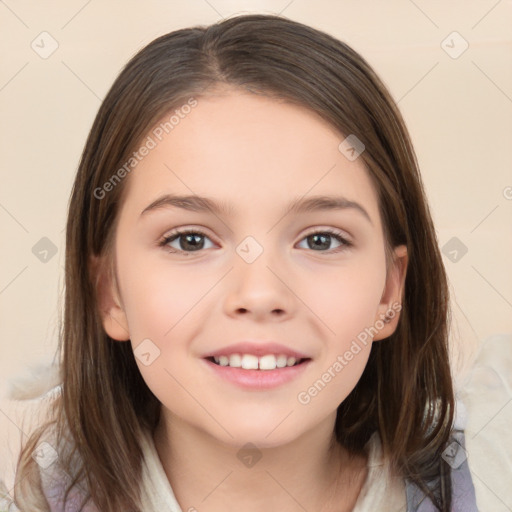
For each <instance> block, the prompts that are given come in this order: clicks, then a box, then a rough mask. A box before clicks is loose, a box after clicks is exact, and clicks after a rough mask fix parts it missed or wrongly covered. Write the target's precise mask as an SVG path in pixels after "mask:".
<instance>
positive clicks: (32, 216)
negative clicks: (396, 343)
mask: <svg viewBox="0 0 512 512" xmlns="http://www.w3.org/2000/svg"><path fill="white" fill-rule="evenodd" d="M248 12H260V13H264V12H267V13H282V15H284V16H286V17H289V18H291V19H294V20H297V21H300V22H304V23H307V24H310V25H311V26H313V27H315V28H318V29H321V30H324V31H326V32H328V33H330V34H332V35H334V36H335V37H337V38H339V39H341V40H343V41H345V42H347V43H348V44H350V45H351V46H352V47H354V49H356V50H357V51H359V52H360V53H361V54H362V55H363V56H364V57H365V58H366V59H367V60H368V61H369V62H370V64H371V65H373V66H374V68H375V70H376V71H377V73H379V74H380V76H381V77H382V79H383V80H384V82H385V83H386V84H387V86H388V87H389V89H390V91H391V93H392V95H393V96H394V98H395V99H396V101H397V102H398V105H399V107H400V109H401V111H402V113H403V115H404V117H405V120H406V122H407V124H408V127H409V130H410V133H411V136H412V139H413V143H414V144H415V148H416V151H417V155H418V159H419V163H420V168H421V171H422V175H423V179H424V182H425V186H426V190H427V195H428V198H429V201H430V205H431V209H432V214H433V216H434V221H435V223H436V228H437V232H438V238H439V243H440V246H441V247H442V248H443V253H444V254H445V256H444V261H445V265H446V268H447V271H448V274H449V278H450V281H451V287H452V294H453V296H452V300H453V312H454V327H453V334H452V342H453V347H454V351H455V353H456V354H457V357H458V359H457V360H458V361H459V362H458V363H457V364H456V365H454V372H455V374H456V382H457V388H458V389H462V388H463V386H464V385H466V386H467V385H468V382H469V381H470V378H471V374H470V371H469V370H470V368H471V365H472V364H473V361H474V359H475V355H476V353H477V350H478V349H481V352H480V354H484V349H485V347H486V346H487V345H486V343H488V342H489V340H490V341H491V342H492V343H494V345H492V346H495V347H498V348H497V349H493V350H492V354H493V355H494V357H496V360H501V362H502V363H503V361H504V360H505V361H506V356H503V357H505V359H503V357H502V356H500V350H502V349H503V350H504V351H505V352H506V351H507V350H510V341H511V338H510V335H511V333H512V321H511V318H512V314H511V313H512V265H511V261H512V237H511V234H512V230H511V227H512V222H511V220H512V171H511V169H512V1H511V0H508V1H506V0H501V1H497V0H481V1H462V0H459V1H451V2H446V1H440V0H439V1H437V0H436V1H428V2H427V1H420V0H415V1H412V0H392V1H388V2H377V1H369V0H365V1H361V0H359V1H333V0H331V1H328V0H323V1H315V2H313V1H309V2H308V1H306V0H292V1H290V0H276V1H243V0H242V1H237V2H235V1H228V0H208V1H206V0H192V1H175V0H167V1H165V2H162V1H149V2H134V1H127V2H114V1H111V0H110V1H103V2H100V1H98V0H92V1H83V0H80V1H75V0H73V1H68V2H64V1H52V2H44V3H39V2H27V1H18V2H17V1H15V0H6V1H3V2H0V20H1V24H2V30H1V32H0V48H1V54H2V66H1V69H0V112H1V114H0V115H1V119H2V123H1V127H0V130H1V132H0V144H1V171H0V172H1V176H0V180H1V188H0V229H1V235H2V245H1V247H2V251H1V265H0V315H1V317H0V347H1V358H0V371H1V379H2V389H6V388H7V387H8V383H9V379H11V378H12V377H14V376H16V375H19V374H20V372H23V371H24V370H25V371H26V368H27V367H28V366H30V365H33V364H36V363H38V362H47V361H49V360H50V359H51V356H52V355H53V352H54V350H55V347H56V343H57V339H56V336H57V332H58V331H57V319H58V316H59V309H58V308H59V297H60V295H61V291H62V282H63V264H64V259H63V256H64V232H63V230H64V227H65V222H66V218H65V216H66V208H67V201H68V197H69V193H70V189H71V185H72V182H73V179H74V173H75V171H76V168H77V164H78V159H79V156H80V153H81V150H82V148H83V145H84V143H85V140H86V137H87V134H88V131H89V129H90V127H91V124H92V121H93V118H94V116H95V114H96V112H97V110H98V108H99V105H100V103H101V99H102V98H103V97H104V96H105V94H106V92H107V90H108V89H109V87H110V85H111V84H112V82H113V80H114V79H115V77H116V76H117V74H118V73H119V71H120V69H121V68H122V67H123V66H124V64H125V63H126V62H127V61H128V60H129V58H130V57H131V56H133V54H134V53H136V52H137V51H138V50H139V49H140V48H141V47H142V46H144V45H145V44H147V43H149V42H150V41H151V40H152V39H154V38H155V37H157V36H159V35H161V34H164V33H166V32H170V31H172V30H175V29H178V28H183V27H188V26H192V25H206V24H210V23H213V22H215V21H217V20H219V19H221V17H229V16H232V15H235V14H242V13H248ZM454 31H455V32H457V34H453V32H454ZM42 32H47V33H48V34H43V35H41V33H42ZM443 41H444V42H443ZM52 44H53V45H57V44H58V47H57V48H56V50H55V51H54V53H52V54H51V55H50V56H48V57H47V58H42V57H43V56H46V55H44V52H45V51H49V50H50V49H51V48H52ZM31 45H32V46H31ZM466 45H468V47H467V49H466V50H465V51H464V52H462V50H464V48H465V46H466ZM35 50H37V51H35ZM38 52H39V53H38ZM459 53H460V55H459ZM43 237H47V238H48V239H49V240H51V242H52V243H53V244H54V245H55V247H56V250H57V252H56V254H55V255H54V256H53V257H48V261H46V262H45V261H41V260H40V258H41V257H43V255H42V254H39V257H37V255H36V254H34V253H33V247H34V246H36V244H37V243H38V242H39V241H40V239H41V238H43ZM453 238H456V239H457V240H455V241H453V240H452V239H453ZM450 241H451V242H450ZM454 243H455V244H459V247H462V246H464V247H466V248H467V253H466V254H464V255H463V256H461V252H460V250H459V249H457V248H456V247H455V246H453V245H451V244H454ZM37 247H38V246H36V248H37ZM454 248H455V250H457V251H458V253H457V258H458V259H457V260H456V261H453V258H454V257H455V253H454V252H453V249H454ZM450 251H452V252H450ZM35 252H36V253H37V250H35ZM50 255H51V253H50ZM488 346H489V347H490V346H491V345H488ZM482 347H484V349H482ZM485 350H487V349H485ZM489 350H490V349H489ZM489 350H487V352H486V355H487V356H489ZM489 365H490V367H491V368H492V367H493V365H494V363H492V362H491V363H489ZM492 371H494V370H492ZM503 372H505V373H508V374H511V373H512V369H511V367H510V365H507V364H505V366H504V368H503ZM486 375H487V374H486ZM500 375H501V374H500ZM500 378H501V379H502V380H501V381H500V382H501V383H502V384H503V386H505V387H504V389H505V395H504V397H505V398H504V399H503V403H501V402H500V404H497V405H496V408H495V410H494V409H493V410H492V411H490V412H487V413H486V416H485V418H484V419H485V421H484V420H482V418H481V417H480V416H479V409H478V408H477V407H476V406H475V405H474V403H473V402H474V401H473V402H472V407H473V408H472V407H468V410H469V417H470V422H469V426H468V432H469V431H471V426H472V424H471V421H472V419H471V418H476V417H480V420H481V421H482V424H481V425H480V426H479V427H478V428H476V427H475V426H474V425H473V430H474V434H473V435H472V436H471V439H468V449H469V453H470V462H472V459H471V446H472V445H474V452H475V453H476V452H477V451H478V450H479V449H480V448H479V447H478V446H477V441H478V440H479V438H481V437H482V435H481V434H480V432H481V431H482V429H485V428H487V425H488V424H490V422H491V421H493V420H494V419H495V418H498V419H501V420H503V418H504V417H505V415H506V414H508V417H511V413H512V402H511V400H512V392H511V389H512V383H510V380H509V381H508V383H506V382H505V381H503V378H502V377H501V376H500ZM486 379H487V380H486ZM483 380H484V381H485V382H486V383H487V384H488V382H487V381H488V378H487V377H485V378H484V379H483ZM504 382H505V383H504ZM470 383H472V385H473V384H474V383H475V381H474V379H473V381H471V382H470ZM507 386H508V387H507ZM491 387H492V386H491ZM486 389H490V388H489V386H488V388H486ZM507 393H508V395H507ZM468 400H469V401H470V402H471V398H468ZM484 401H485V400H484ZM503 404H504V405H503ZM0 413H1V414H0V427H1V428H2V429H3V430H2V433H3V434H5V432H6V430H9V431H12V430H14V431H15V433H16V430H17V420H15V419H13V417H12V414H11V415H10V414H9V412H8V405H3V403H2V402H0ZM472 413H473V414H472ZM508 424H510V423H508ZM482 425H483V426H482ZM480 427H482V428H480ZM489 431H490V430H488V432H489ZM477 436H479V437H477ZM2 439H3V438H0V440H2ZM500 443H503V440H500ZM508 450H509V452H508V453H509V454H510V453H511V450H510V446H508ZM481 451H482V450H481ZM496 451H497V453H498V454H499V453H502V452H503V450H501V449H497V450H496ZM475 457H476V455H475ZM507 457H509V458H508V459H506V460H505V465H504V466H503V467H504V469H503V470H502V469H500V471H497V470H496V467H497V466H496V464H494V463H492V461H488V460H486V452H485V450H483V452H482V455H481V459H479V460H481V461H482V462H481V465H478V466H477V465H476V464H475V462H474V461H475V460H476V458H474V459H473V463H472V464H471V467H472V470H473V472H474V475H475V477H474V479H475V486H476V488H477V492H478V496H479V500H480V505H481V510H489V511H491V510H492V511H493V512H496V511H498V512H499V511H501V510H503V511H506V510H512V494H511V490H510V489H509V486H507V485H505V483H506V478H505V476H504V475H503V472H504V471H505V472H507V471H509V470H510V473H509V475H510V479H509V481H511V480H512V469H511V468H512V455H507ZM0 458H1V456H0ZM507 461H508V462H507ZM507 463H508V465H507ZM498 467H500V466H499V464H498ZM0 478H1V475H0ZM500 478H501V479H502V481H503V485H500V484H499V481H500ZM504 478H505V479H504ZM507 478H508V477H507ZM496 482H498V484H496ZM482 505H483V506H482Z"/></svg>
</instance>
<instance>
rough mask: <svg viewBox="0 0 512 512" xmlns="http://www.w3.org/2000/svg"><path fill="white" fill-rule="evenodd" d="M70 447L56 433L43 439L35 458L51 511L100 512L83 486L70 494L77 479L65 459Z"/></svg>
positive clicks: (75, 486)
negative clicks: (63, 461)
mask: <svg viewBox="0 0 512 512" xmlns="http://www.w3.org/2000/svg"><path fill="white" fill-rule="evenodd" d="M70 448H72V447H71V446H70V445H69V442H65V441H64V440H59V439H57V436H56V434H55V432H54V431H53V430H52V431H51V432H49V433H48V435H47V436H45V438H44V440H41V442H40V443H39V444H38V446H37V448H36V450H35V452H34V455H33V458H34V460H35V461H36V463H37V464H38V466H39V476H40V481H41V490H42V492H43V494H44V496H45V499H46V501H47V502H48V506H49V509H50V512H79V511H81V512H98V511H97V509H96V507H95V506H94V505H93V504H92V502H91V501H89V502H88V498H89V493H88V492H87V490H86V489H85V488H83V487H82V486H80V485H79V484H75V485H73V486H72V488H71V489H70V490H69V492H67V491H68V489H69V488H70V486H71V484H72V482H73V478H72V477H71V475H70V474H69V472H68V471H67V470H66V468H64V466H63V464H62V462H61V460H62V457H63V455H64V454H65V453H66V455H67V451H68V450H69V449H70ZM66 492H67V496H66Z"/></svg>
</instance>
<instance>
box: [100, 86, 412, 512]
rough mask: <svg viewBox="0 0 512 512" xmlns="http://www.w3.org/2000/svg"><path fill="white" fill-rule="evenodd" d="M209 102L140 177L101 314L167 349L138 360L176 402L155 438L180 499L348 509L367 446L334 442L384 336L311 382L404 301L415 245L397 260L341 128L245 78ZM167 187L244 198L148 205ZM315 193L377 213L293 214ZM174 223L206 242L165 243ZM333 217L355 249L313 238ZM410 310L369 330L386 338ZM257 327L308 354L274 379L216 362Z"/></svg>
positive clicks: (120, 332) (166, 408) (110, 325)
mask: <svg viewBox="0 0 512 512" xmlns="http://www.w3.org/2000/svg"><path fill="white" fill-rule="evenodd" d="M197 99H198V105H197V106H196V107H195V108H194V109H193V110H192V111H191V112H190V113H189V114H188V115H187V116H186V117H185V118H184V119H181V120H180V122H179V125H177V126H176V127H175V128H174V129H173V131H172V132H170V133H169V135H167V136H166V137H165V138H164V139H163V140H162V141H161V142H159V143H158V145H157V146H156V147H155V148H154V149H152V150H151V151H150V152H149V154H148V155H147V156H145V157H144V159H143V160H142V161H141V162H140V163H139V164H138V165H137V168H136V169H135V170H134V171H133V172H132V173H131V174H130V176H129V178H127V179H128V180H129V182H128V185H129V187H128V190H127V191H126V192H127V194H126V197H125V200H124V202H123V204H122V207H121V211H120V214H119V215H120V217H119V223H118V226H117V231H116V239H115V269H116V279H117V287H116V286H115V285H114V283H108V282H106V281H104V282H103V284H102V286H101V289H100V290H99V291H100V304H101V309H102V311H103V325H104V328H105V330H106V332H107V333H108V334H109V336H110V337H111V338H112V339H114V340H118V341H128V340H129V341H130V342H131V344H132V347H133V349H134V350H135V349H136V348H137V346H138V345H139V344H140V343H141V342H142V341H143V340H145V339H150V340H151V342H152V343H153V344H154V345H155V346H157V347H158V349H159V350H160V355H159V357H157V358H156V359H155V360H154V361H153V362H152V363H151V364H149V365H148V366H146V365H144V364H142V363H141V361H140V360H139V359H138V358H136V361H137V365H138V367H139V369H140V371H141V374H142V376H143V378H144V380H145V382H146V383H147V385H148V386H149V388H150V389H151V391H152V392H153V393H154V394H155V396H156V397H157V398H158V399H159V400H160V402H161V403H162V414H161V419H160V423H159V425H158V427H157V430H156V433H155V436H154V440H155V446H156V448H157V451H158V454H159V457H160V459H161V462H162V465H163V467H164V470H165V472H166V474H167V477H168V479H169V482H170V483H171V485H172V488H173V491H174V493H175V495H176V498H177V500H178V502H179V503H180V506H181V508H182V510H183V511H187V510H189V509H191V507H195V508H196V509H197V510H200V511H201V512H204V511H208V512H216V511H222V512H230V511H235V510H236V511H238V510H244V511H246V512H255V511H261V510H287V511H291V512H295V511H304V510H309V511H312V510H316V511H319V510H320V509H321V508H322V507H324V508H323V509H322V510H323V512H327V511H332V512H334V511H336V512H340V511H342V510H346V511H349V510H351V509H352V508H353V506H354V504H355V502H356V500H357V497H358V495H359V492H360V489H361V487H362V485H363V483H364V480H365V478H366V474H367V470H366V459H365V458H364V457H362V456H359V457H356V458H355V459H353V460H348V455H347V452H346V450H345V449H343V448H341V447H339V446H338V447H337V448H336V449H334V450H332V449H330V443H331V441H332V439H333V430H334V424H335V418H336V410H337V407H338V405H339V404H340V403H341V402H342V401H343V400H344V399H345V398H346V397H347V395H348V394H349V393H350V392H351V391H352V389H353V388H354V386H355V385H356V384H357V382H358V380H359V378H360V377H361V374H362V372H363V370H364V368H365V365H366V363H367V360H368V356H369V353H370V349H371V344H372V341H371V340H370V342H368V343H367V344H366V345H364V344H360V346H361V350H360V351H359V352H358V353H357V355H355V356H354V357H353V359H352V360H350V361H349V362H348V364H347V365H346V366H345V367H344V368H343V370H342V371H341V372H339V374H337V375H336V377H334V378H333V379H332V381H331V382H329V383H328V384H327V385H326V386H325V388H324V389H323V390H322V391H321V392H319V393H318V394H317V395H316V396H314V398H312V399H311V400H310V401H309V403H307V404H304V403H300V402H299V400H298V399H297V396H298V395H299V393H300V392H303V391H304V390H308V388H310V387H311V386H312V384H313V383H314V382H316V381H317V380H318V379H319V378H321V376H322V374H323V373H324V372H325V371H326V369H327V368H329V367H332V365H333V363H334V362H335V361H336V360H337V357H338V355H340V354H344V353H345V352H346V351H347V350H348V349H349V347H350V345H351V343H352V342H353V340H354V339H356V337H357V335H358V334H359V333H361V332H362V331H363V330H364V329H365V327H370V326H372V325H374V324H375V323H376V321H378V320H381V319H382V317H383V315H384V314H385V313H386V312H387V311H389V309H390V307H391V305H392V304H393V303H401V301H402V300H401V299H402V291H403V286H404V280H405V272H406V267H407V254H406V250H405V247H398V248H396V249H395V261H394V263H393V264H392V266H391V267H390V268H389V269H388V271H387V272H386V261H385V252H384V247H385V245H384V236H383V230H382V223H381V218H380V215H379V210H378V203H377V195H376V191H375V190H374V188H373V186H372V182H371V180H370V178H369V176H368V174H367V171H366V170H365V167H364V164H363V161H362V158H357V159H356V160H355V161H349V160H348V159H347V158H346V157H345V156H344V155H343V154H342V153H341V152H340V151H339V149H338V145H339V144H340V142H341V141H342V140H343V139H344V136H343V135H342V134H340V133H339V132H338V131H337V130H335V129H334V128H333V127H332V126H331V125H329V124H328V123H326V122H325V121H323V120H322V119H321V118H319V117H318V116H317V115H316V114H315V113H312V112H311V111H309V110H308V109H306V108H302V107H298V106H295V105H291V104H287V103H284V102H278V101H276V100H275V99H270V98H266V97H262V96H256V95H253V94H250V93H247V92H245V91H239V90H227V91H223V92H219V93H217V94H214V95H208V96H205V97H199V98H197ZM171 193H172V194H177V195H187V196H207V197H208V198H211V199H214V200H216V201H218V202H223V203H227V204H229V205H230V207H231V208H232V211H230V212H223V213H218V214H213V213H211V212H208V211H206V212H204V211H203V212H192V211H186V210H184V209H180V208H177V207H175V206H174V207H161V208H157V209H153V210H150V211H147V212H146V213H144V214H143V215H141V212H142V211H143V210H144V209H145V208H146V207H147V206H148V205H150V204H151V203H152V202H153V201H154V200H155V199H157V198H159V197H160V196H161V195H163V194H171ZM313 195H315V196H316V195H326V196H327V195H328V196H332V195H337V196H343V197H345V198H347V199H349V200H350V201H354V202H357V203H358V204H359V205H360V206H361V207H363V208H364V210H365V211H366V213H367V215H368V217H369V219H370V220H369V219H368V218H367V217H366V215H364V214H363V213H361V211H359V210H358V209H357V208H344V209H337V210H328V211H309V212H304V213H289V214H287V215H285V214H286V210H285V209H286V208H287V206H288V204H289V202H290V201H292V200H293V199H300V198H303V199H308V198H310V197H311V196H313ZM178 227H179V228H181V229H183V228H184V229H190V230H196V231H195V232H196V233H197V231H198V230H199V232H202V233H204V234H205V236H202V235H201V234H196V235H195V236H196V239H195V241H196V245H195V246H199V247H200V249H199V250H194V246H192V244H193V243H194V239H192V242H191V243H187V241H189V242H190V237H188V238H187V237H186V236H182V237H179V238H177V239H175V240H174V241H171V242H169V243H168V244H167V246H163V247H159V246H158V242H159V240H161V239H162V238H163V237H165V236H166V235H169V234H172V231H173V230H174V229H175V228H178ZM325 229H331V230H335V231H337V232H339V233H340V234H341V236H343V237H344V238H345V239H347V240H348V241H350V242H351V243H352V245H351V246H349V247H346V246H343V245H342V244H341V243H340V242H339V241H337V240H336V238H334V237H333V236H332V235H331V236H329V235H327V236H326V237H325V238H323V239H322V238H320V240H318V241H316V243H317V244H320V248H319V249H317V248H316V246H315V240H311V238H314V237H311V236H310V235H311V234H313V233H325ZM248 236H250V237H253V239H255V240H256V241H257V243H258V244H259V246H261V247H262V248H263V252H262V253H261V254H260V255H259V256H258V257H257V258H256V259H255V260H254V261H253V262H252V263H247V261H246V260H244V259H243V258H242V257H241V256H240V255H239V253H237V251H236V249H237V247H238V246H239V244H240V243H241V242H242V241H243V240H244V239H245V238H246V237H248ZM324 236H325V235H324ZM198 237H199V238H198ZM192 238H193V237H192ZM191 246H192V247H191ZM180 249H181V252H180ZM171 250H174V251H177V252H174V253H173V252H169V251H171ZM398 318H399V314H398V313H397V314H396V315H394V317H393V318H392V319H391V321H390V322H389V323H386V324H385V325H384V327H383V328H382V329H380V330H379V332H378V334H376V335H375V336H374V337H373V342H378V341H379V340H383V339H385V338H387V337H389V335H390V334H392V333H393V332H394V330H395V329H396V325H397V322H398ZM247 339H253V340H265V341H266V340H274V341H277V342H279V343H282V344H284V345H286V346H288V347H292V348H296V349H298V350H300V351H302V352H305V353H306V354H308V355H309V356H310V358H311V361H310V363H309V364H308V366H307V368H306V369H305V371H303V372H302V373H301V374H300V375H299V376H298V377H297V378H295V379H294V380H292V381H291V382H288V383H286V384H284V385H282V386H280V387H277V388H273V389H270V390H247V389H241V388H239V387H238V386H236V385H234V384H232V383H230V382H227V381H224V380H223V379H220V378H218V377H217V376H216V375H214V374H213V373H212V372H210V371H207V370H206V369H205V361H204V360H203V359H202V356H203V355H204V354H206V353H207V352H209V351H212V350H215V349H217V348H224V347H226V346H228V345H230V344H232V343H235V342H238V341H240V340H247ZM248 442H250V443H252V444H254V445H256V446H257V448H258V450H259V453H260V454H261V455H262V457H261V459H260V460H259V461H258V462H257V463H256V464H255V465H254V466H252V467H246V466H245V465H244V464H242V463H241V461H240V459H239V458H238V457H237V454H238V452H239V450H240V449H241V448H242V447H243V446H244V445H245V444H246V443H248ZM338 476H339V477H340V478H339V482H338V483H337V485H335V483H336V482H335V480H336V477H338ZM191 510H192V509H191Z"/></svg>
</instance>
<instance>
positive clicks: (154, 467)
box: [142, 432, 407, 512]
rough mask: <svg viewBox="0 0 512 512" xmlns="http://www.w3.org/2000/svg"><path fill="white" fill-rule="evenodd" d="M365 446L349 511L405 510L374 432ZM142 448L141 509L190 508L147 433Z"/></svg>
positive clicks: (400, 482) (173, 511)
mask: <svg viewBox="0 0 512 512" xmlns="http://www.w3.org/2000/svg"><path fill="white" fill-rule="evenodd" d="M365 449H366V451H367V453H368V463H367V467H368V474H367V477H366V480H365V483H364V484H363V487H362V489H361V492H360V494H359V497H358V499H357V502H356V505H355V507H354V509H353V512H375V511H376V510H378V511H379V512H405V511H406V510H407V504H406V495H405V482H404V479H403V478H400V477H390V475H389V468H388V464H387V463H385V462H384V461H383V458H382V449H381V443H380V438H379V435H378V433H377V432H375V433H374V434H373V435H372V437H371V438H370V439H369V441H368V443H367V444H366V446H365ZM143 451H144V461H145V464H144V466H143V488H142V504H143V511H144V512H164V511H165V512H193V510H194V509H190V510H182V509H181V508H180V506H179V504H178V502H177V501H176V497H175V496H174V493H173V491H172V488H171V485H170V483H169V480H168V479H167V475H166V474H165V471H164V468H163V466H162V463H161V462H160V458H159V456H158V453H157V451H156V448H155V444H154V441H153V438H152V437H151V435H150V434H149V433H148V435H147V436H146V437H145V438H144V440H143Z"/></svg>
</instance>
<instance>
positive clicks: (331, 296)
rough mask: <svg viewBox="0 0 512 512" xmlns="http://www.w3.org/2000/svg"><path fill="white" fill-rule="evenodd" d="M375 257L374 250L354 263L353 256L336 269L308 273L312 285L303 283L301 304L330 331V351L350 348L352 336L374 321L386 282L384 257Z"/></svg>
mask: <svg viewBox="0 0 512 512" xmlns="http://www.w3.org/2000/svg"><path fill="white" fill-rule="evenodd" d="M378 255H379V251H378V250H376V252H374V253H373V254H372V253H371V252H369V253H368V255H361V257H358V258H357V260H356V259H355V257H354V259H353V260H351V261H350V262H349V263H348V264H347V265H345V266H340V267H339V268H337V269H334V268H333V267H331V268H327V269H326V268H324V269H321V270H320V271H317V272H314V273H313V272H311V275H314V276H315V279H314V283H311V282H309V280H307V281H302V283H303V291H302V292H301V293H302V297H303V298H304V302H305V303H306V304H307V305H308V306H309V307H310V308H311V309H312V310H313V311H314V312H315V313H317V314H318V316H319V318H320V319H321V320H322V322H323V324H324V327H325V328H326V329H327V331H330V336H329V338H330V339H332V340H333V342H332V344H331V348H332V349H336V350H341V349H343V348H344V346H345V345H346V344H349V345H350V341H351V340H352V339H353V338H354V337H356V336H357V335H358V334H359V333H360V332H361V331H363V330H364V329H365V328H367V327H370V326H371V325H373V324H374V322H375V314H376V312H377V309H378V305H379V303H380V300H381V297H382V293H383V291H384V285H385V279H386V268H385V262H384V255H382V258H379V257H377V256H378ZM313 285H314V286H313Z"/></svg>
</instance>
